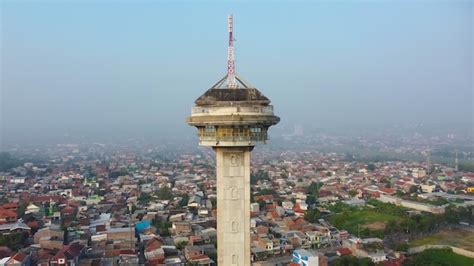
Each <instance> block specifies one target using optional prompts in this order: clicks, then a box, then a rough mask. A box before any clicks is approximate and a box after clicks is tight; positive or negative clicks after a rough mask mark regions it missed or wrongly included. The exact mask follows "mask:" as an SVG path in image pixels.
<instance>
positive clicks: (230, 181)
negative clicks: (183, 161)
mask: <svg viewBox="0 0 474 266" xmlns="http://www.w3.org/2000/svg"><path fill="white" fill-rule="evenodd" d="M252 148H253V147H214V149H215V151H216V177H217V232H218V234H217V260H218V265H238V266H247V265H250V151H251V150H252Z"/></svg>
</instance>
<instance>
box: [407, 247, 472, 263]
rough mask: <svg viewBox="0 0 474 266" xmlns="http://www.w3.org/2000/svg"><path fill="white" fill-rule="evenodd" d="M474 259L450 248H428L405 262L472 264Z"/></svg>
mask: <svg viewBox="0 0 474 266" xmlns="http://www.w3.org/2000/svg"><path fill="white" fill-rule="evenodd" d="M473 264H474V259H472V258H468V257H464V256H461V255H458V254H456V253H454V252H453V251H452V250H450V249H427V250H425V251H423V252H421V253H418V254H416V255H414V256H413V257H411V258H408V259H407V260H405V261H404V262H403V265H404V266H418V265H420V266H421V265H423V266H425V265H443V266H444V265H446V266H450V265H457V266H464V265H465V266H472V265H473Z"/></svg>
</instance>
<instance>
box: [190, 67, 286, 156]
mask: <svg viewBox="0 0 474 266" xmlns="http://www.w3.org/2000/svg"><path fill="white" fill-rule="evenodd" d="M226 78H227V76H226V77H224V78H222V79H221V80H220V81H219V82H218V83H216V84H215V85H214V86H213V87H211V88H210V89H209V90H207V91H206V92H205V93H204V94H203V95H202V96H200V97H199V98H198V99H197V100H196V101H195V106H194V107H193V108H192V111H191V116H189V117H188V118H187V119H186V122H187V123H188V124H189V125H191V126H195V127H196V128H197V129H198V137H199V144H200V145H202V146H213V147H217V146H221V147H233V146H255V145H257V144H260V143H265V142H266V141H267V140H268V134H267V131H268V128H269V127H270V126H272V125H275V124H277V123H278V122H279V121H280V118H279V117H278V116H275V115H274V113H273V106H272V105H270V100H269V99H268V98H267V97H265V96H264V95H263V94H262V93H261V92H260V91H259V90H257V89H256V88H255V87H252V86H250V85H249V84H248V83H246V82H244V81H242V80H241V79H240V78H239V77H238V76H237V77H236V78H237V80H238V81H239V82H240V84H241V86H239V87H238V88H220V86H221V85H222V83H223V81H224V80H225V79H226Z"/></svg>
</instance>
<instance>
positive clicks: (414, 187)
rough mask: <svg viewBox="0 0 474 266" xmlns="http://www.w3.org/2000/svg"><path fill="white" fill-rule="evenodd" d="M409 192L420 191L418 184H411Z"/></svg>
mask: <svg viewBox="0 0 474 266" xmlns="http://www.w3.org/2000/svg"><path fill="white" fill-rule="evenodd" d="M409 192H410V194H412V193H416V192H418V186H415V185H413V186H411V187H410V190H409Z"/></svg>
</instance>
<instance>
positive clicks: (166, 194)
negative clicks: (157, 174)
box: [156, 186, 174, 200]
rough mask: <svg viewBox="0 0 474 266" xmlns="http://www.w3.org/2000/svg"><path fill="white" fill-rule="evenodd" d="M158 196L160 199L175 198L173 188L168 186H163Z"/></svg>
mask: <svg viewBox="0 0 474 266" xmlns="http://www.w3.org/2000/svg"><path fill="white" fill-rule="evenodd" d="M156 196H157V197H158V199H159V200H172V199H173V198H174V196H173V193H172V192H171V189H170V188H169V187H168V186H163V187H161V188H160V189H159V190H158V191H157V192H156Z"/></svg>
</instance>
